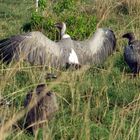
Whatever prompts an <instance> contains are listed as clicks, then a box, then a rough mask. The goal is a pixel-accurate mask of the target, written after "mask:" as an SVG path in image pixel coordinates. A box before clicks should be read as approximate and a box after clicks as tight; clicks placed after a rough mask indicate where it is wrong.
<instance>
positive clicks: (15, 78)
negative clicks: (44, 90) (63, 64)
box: [0, 0, 140, 140]
mask: <svg viewBox="0 0 140 140" xmlns="http://www.w3.org/2000/svg"><path fill="white" fill-rule="evenodd" d="M119 2H121V1H119ZM123 2H124V3H125V4H124V5H123V4H122V5H121V10H119V11H118V9H120V7H119V6H118V3H117V1H113V0H107V1H103V0H99V1H97V2H93V1H88V2H87V3H86V1H85V0H78V1H76V0H72V1H71V0H67V1H65V0H60V2H54V3H53V4H50V1H49V0H48V3H47V7H46V10H45V11H44V12H43V16H44V20H43V21H42V22H43V24H41V26H39V27H38V26H37V27H34V28H33V30H36V29H38V30H40V29H41V28H42V27H43V28H44V29H43V30H42V31H43V32H44V33H45V34H46V35H47V36H48V37H50V38H51V39H56V36H54V34H55V35H56V29H54V27H53V24H54V23H55V22H58V21H64V22H66V24H67V26H68V31H67V32H68V34H70V35H71V36H72V38H75V39H78V40H81V39H85V38H88V36H90V35H92V34H93V33H94V31H95V30H96V26H98V27H109V28H111V29H113V31H114V32H115V34H116V37H117V51H116V52H115V53H114V54H113V55H112V56H110V57H109V58H108V59H107V61H106V62H105V63H104V64H102V65H101V66H91V68H90V69H88V70H86V71H73V72H71V71H68V72H65V71H61V76H62V78H61V79H60V81H57V82H55V81H46V83H47V84H48V87H49V86H50V85H53V86H52V88H51V90H52V91H54V92H56V93H57V97H58V98H57V99H58V103H59V111H58V112H57V113H56V116H55V117H54V118H53V120H51V121H50V122H49V126H48V128H46V131H47V133H46V136H48V139H54V140H60V139H64V140H66V139H74V140H88V139H90V140H130V139H131V140H138V139H140V136H139V130H140V127H139V126H140V125H139V124H140V119H139V118H140V117H139V116H140V100H139V99H140V92H139V91H140V80H139V77H136V78H132V77H131V73H130V69H129V68H128V66H127V65H126V63H125V62H124V60H123V47H122V46H124V45H125V44H126V43H124V41H123V40H122V39H121V35H122V34H123V33H124V32H127V31H134V32H135V34H136V35H137V36H138V37H139V36H140V34H138V30H139V28H140V27H139V25H140V18H139V10H137V9H138V8H139V6H140V5H139V3H138V4H136V5H134V4H132V5H130V3H131V2H130V1H129V0H124V1H123ZM101 4H102V7H100V6H101ZM106 5H108V6H107V7H108V8H109V7H110V8H109V10H108V9H107V8H106ZM33 8H34V3H33V1H28V0H23V1H20V0H18V1H17V0H12V1H10V2H9V0H2V1H1V2H0V38H4V37H8V36H11V35H14V34H19V33H21V32H23V31H21V30H20V29H21V27H22V26H23V25H24V24H25V23H30V21H31V16H32V15H31V13H32V11H33ZM90 29H91V30H90ZM0 67H1V72H0V79H1V81H0V82H1V84H0V92H1V94H2V96H4V97H5V98H6V99H7V100H9V101H10V102H12V106H11V107H7V106H5V107H4V109H3V107H1V108H0V115H1V116H0V121H1V122H3V121H4V122H7V121H8V120H9V119H11V117H12V116H13V115H15V114H18V111H19V110H21V109H22V107H23V100H24V98H25V95H26V94H27V92H28V91H30V89H33V88H34V87H35V86H36V85H37V84H38V83H40V82H43V81H42V76H41V75H43V74H44V71H40V69H39V68H35V67H31V66H29V65H26V64H21V65H20V66H16V65H11V66H4V65H3V64H1V65H0ZM47 71H48V70H45V73H47ZM23 120H24V118H21V120H20V121H21V122H22V121H23ZM3 126H4V125H3ZM6 132H7V133H4V134H3V136H4V137H5V138H6V139H7V140H11V139H12V140H25V139H26V140H32V139H35V138H34V137H33V136H32V135H30V134H28V133H26V132H25V131H24V130H21V129H20V128H16V129H9V131H8V130H7V131H6ZM41 133H42V130H40V133H39V136H38V138H37V139H38V140H39V139H43V136H42V134H41ZM0 136H2V135H1V134H0ZM0 139H2V137H1V138H0Z"/></svg>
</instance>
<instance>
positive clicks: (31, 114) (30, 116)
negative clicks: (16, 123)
mask: <svg viewBox="0 0 140 140" xmlns="http://www.w3.org/2000/svg"><path fill="white" fill-rule="evenodd" d="M39 97H40V100H38V99H39ZM30 103H31V104H33V107H32V108H31V109H29V111H28V112H27V114H26V116H25V124H24V128H25V129H26V130H27V131H28V132H31V133H32V134H33V133H35V132H36V130H37V129H38V128H43V127H44V126H45V124H46V123H45V122H46V121H47V120H51V119H52V117H53V116H54V113H55V112H56V111H57V110H58V103H57V100H56V95H55V93H53V92H51V91H49V92H48V91H47V86H46V84H39V85H37V87H36V88H35V90H34V91H33V90H32V91H30V92H29V93H28V94H27V95H26V98H25V100H24V108H28V107H29V105H30ZM43 121H45V122H43Z"/></svg>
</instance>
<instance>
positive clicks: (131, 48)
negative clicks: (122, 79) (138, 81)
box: [122, 32, 140, 74]
mask: <svg viewBox="0 0 140 140" xmlns="http://www.w3.org/2000/svg"><path fill="white" fill-rule="evenodd" d="M122 37H123V38H127V39H128V45H127V46H125V48H124V60H125V61H126V63H127V64H128V66H129V67H130V69H131V71H132V72H133V73H134V74H136V73H139V71H140V41H139V40H136V39H135V36H134V33H131V32H130V33H126V34H124V35H123V36H122Z"/></svg>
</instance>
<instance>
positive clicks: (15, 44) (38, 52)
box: [0, 31, 79, 68]
mask: <svg viewBox="0 0 140 140" xmlns="http://www.w3.org/2000/svg"><path fill="white" fill-rule="evenodd" d="M72 46H73V41H72V40H71V38H70V36H69V35H67V34H63V38H62V39H61V40H59V41H58V42H55V41H52V40H50V39H49V38H48V37H46V36H45V35H44V34H43V33H41V32H39V31H34V32H29V33H25V34H21V35H15V36H11V37H9V38H6V39H3V40H0V60H2V61H3V62H5V63H10V62H11V61H19V60H24V61H27V62H29V63H30V64H32V65H47V66H51V67H56V68H59V67H65V66H66V65H67V64H79V61H78V58H77V57H76V54H75V52H74V50H73V49H72Z"/></svg>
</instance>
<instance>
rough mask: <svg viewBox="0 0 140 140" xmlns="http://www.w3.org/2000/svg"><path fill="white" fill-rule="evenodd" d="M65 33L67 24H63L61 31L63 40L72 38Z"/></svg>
mask: <svg viewBox="0 0 140 140" xmlns="http://www.w3.org/2000/svg"><path fill="white" fill-rule="evenodd" d="M65 32H66V24H65V23H63V27H62V29H61V30H60V36H61V39H65V38H70V36H69V35H68V34H66V33H65Z"/></svg>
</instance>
